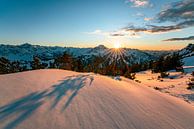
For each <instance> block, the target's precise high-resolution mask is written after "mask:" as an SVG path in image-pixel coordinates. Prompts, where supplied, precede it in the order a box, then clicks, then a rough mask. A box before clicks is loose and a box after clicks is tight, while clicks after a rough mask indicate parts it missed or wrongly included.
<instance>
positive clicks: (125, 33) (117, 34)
mask: <svg viewBox="0 0 194 129" xmlns="http://www.w3.org/2000/svg"><path fill="white" fill-rule="evenodd" d="M85 34H89V35H101V36H106V37H109V38H114V37H128V38H137V37H138V38H139V35H138V34H136V33H134V32H129V31H126V30H125V29H120V30H117V31H112V32H106V31H102V30H95V31H93V32H85Z"/></svg>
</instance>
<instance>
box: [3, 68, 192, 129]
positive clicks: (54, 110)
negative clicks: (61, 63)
mask: <svg viewBox="0 0 194 129" xmlns="http://www.w3.org/2000/svg"><path fill="white" fill-rule="evenodd" d="M193 121H194V109H193V107H192V106H190V105H189V104H187V103H186V102H184V101H181V100H179V99H177V98H175V97H172V96H169V95H166V94H162V93H160V92H157V91H155V90H152V89H150V88H147V87H146V86H144V85H142V84H138V83H136V82H134V81H131V80H128V79H124V78H123V79H122V80H121V81H119V80H114V79H112V78H110V77H106V76H101V75H96V74H92V73H76V72H71V71H64V70H36V71H29V72H22V73H15V74H9V75H1V76H0V128H1V129H48V128H49V129H172V128H176V129H193V127H194V122H193Z"/></svg>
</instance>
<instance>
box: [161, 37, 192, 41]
mask: <svg viewBox="0 0 194 129" xmlns="http://www.w3.org/2000/svg"><path fill="white" fill-rule="evenodd" d="M184 40H194V36H190V37H184V38H171V39H166V40H163V41H184Z"/></svg>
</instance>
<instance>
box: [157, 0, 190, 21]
mask: <svg viewBox="0 0 194 129" xmlns="http://www.w3.org/2000/svg"><path fill="white" fill-rule="evenodd" d="M193 19H194V1H193V0H182V1H179V2H173V3H171V4H170V5H168V6H166V7H165V8H164V9H163V10H162V11H161V12H160V13H159V14H158V15H157V20H158V21H159V22H166V21H170V22H182V21H185V20H187V21H189V20H193Z"/></svg>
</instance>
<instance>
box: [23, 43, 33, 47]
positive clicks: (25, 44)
mask: <svg viewBox="0 0 194 129" xmlns="http://www.w3.org/2000/svg"><path fill="white" fill-rule="evenodd" d="M20 46H22V47H29V46H32V45H31V44H30V43H23V44H21V45H20Z"/></svg>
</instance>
